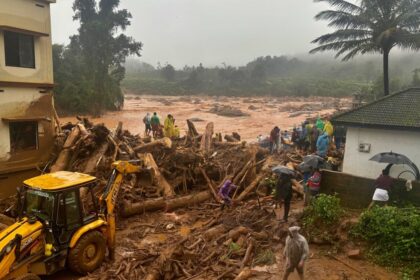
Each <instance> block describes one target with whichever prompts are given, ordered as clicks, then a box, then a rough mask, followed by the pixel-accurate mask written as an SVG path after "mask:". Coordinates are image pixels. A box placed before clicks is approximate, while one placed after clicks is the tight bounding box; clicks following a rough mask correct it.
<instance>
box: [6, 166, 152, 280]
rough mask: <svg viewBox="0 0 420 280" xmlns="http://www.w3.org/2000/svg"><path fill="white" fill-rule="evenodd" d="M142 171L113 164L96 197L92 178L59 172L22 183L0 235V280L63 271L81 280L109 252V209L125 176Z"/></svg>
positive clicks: (31, 278)
mask: <svg viewBox="0 0 420 280" xmlns="http://www.w3.org/2000/svg"><path fill="white" fill-rule="evenodd" d="M145 169H146V168H145V167H144V166H142V165H141V164H139V162H138V161H137V162H132V161H118V162H115V163H113V171H112V174H111V177H110V178H109V180H108V182H107V185H106V186H105V189H104V191H103V193H102V195H101V196H100V197H99V199H98V198H97V197H96V196H95V195H94V188H95V187H96V186H97V185H98V183H99V182H98V180H97V179H96V178H95V177H92V176H89V175H86V174H81V173H75V172H67V171H60V172H55V173H50V174H45V175H41V176H38V177H34V178H31V179H29V180H26V181H24V183H23V187H21V188H19V189H18V203H17V215H18V217H17V222H16V223H14V224H13V225H11V226H9V227H8V228H6V229H5V230H3V231H2V232H1V233H0V279H7V280H11V279H16V280H37V279H40V278H39V276H42V275H51V274H53V273H55V272H57V271H59V270H62V269H65V268H69V269H71V270H72V271H74V272H76V273H79V274H82V275H85V274H87V273H89V272H92V271H94V270H95V269H97V268H98V267H99V266H100V265H101V264H102V262H103V260H104V258H105V255H106V252H107V249H108V254H109V257H110V259H113V258H114V251H115V213H114V212H115V206H116V200H117V195H118V191H119V188H120V186H121V182H122V180H123V178H124V175H125V174H129V173H138V172H140V171H142V170H145Z"/></svg>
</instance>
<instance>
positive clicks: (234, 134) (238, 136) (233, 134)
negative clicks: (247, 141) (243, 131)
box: [232, 132, 241, 141]
mask: <svg viewBox="0 0 420 280" xmlns="http://www.w3.org/2000/svg"><path fill="white" fill-rule="evenodd" d="M232 137H233V138H235V139H236V140H238V141H241V135H239V133H237V132H232Z"/></svg>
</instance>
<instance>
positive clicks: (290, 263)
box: [283, 226, 309, 280]
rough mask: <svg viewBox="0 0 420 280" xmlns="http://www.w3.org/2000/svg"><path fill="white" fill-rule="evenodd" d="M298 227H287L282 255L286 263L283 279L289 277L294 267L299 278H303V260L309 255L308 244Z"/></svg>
mask: <svg viewBox="0 0 420 280" xmlns="http://www.w3.org/2000/svg"><path fill="white" fill-rule="evenodd" d="M299 230H300V227H297V226H294V227H290V228H289V235H288V236H287V238H286V245H285V247H284V252H283V255H284V257H285V259H286V265H285V269H284V274H283V280H287V279H288V278H289V275H290V273H292V272H293V271H294V270H295V269H296V270H297V272H298V274H299V278H300V279H301V280H303V279H305V277H304V269H305V261H306V259H307V258H308V256H309V245H308V241H306V238H305V237H304V236H302V235H300V234H299Z"/></svg>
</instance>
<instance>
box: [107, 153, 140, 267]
mask: <svg viewBox="0 0 420 280" xmlns="http://www.w3.org/2000/svg"><path fill="white" fill-rule="evenodd" d="M140 163H141V162H140V161H116V162H114V163H113V164H112V167H113V170H112V173H111V177H110V178H109V180H108V182H107V184H106V187H105V190H104V192H103V194H102V195H101V197H100V198H99V203H100V205H101V210H100V213H101V214H102V215H103V217H104V218H105V219H106V222H107V223H108V226H107V237H108V238H107V240H108V244H107V245H108V250H109V257H110V258H111V259H114V255H115V230H116V225H115V207H116V203H117V196H118V192H119V190H120V187H121V183H122V181H123V179H124V176H125V175H126V174H133V173H139V172H140V171H142V170H145V169H146V168H144V167H143V166H142V165H135V164H140Z"/></svg>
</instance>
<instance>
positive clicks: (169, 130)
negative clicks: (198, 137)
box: [163, 114, 179, 138]
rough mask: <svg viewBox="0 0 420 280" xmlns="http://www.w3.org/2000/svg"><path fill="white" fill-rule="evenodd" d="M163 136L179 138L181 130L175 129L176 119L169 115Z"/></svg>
mask: <svg viewBox="0 0 420 280" xmlns="http://www.w3.org/2000/svg"><path fill="white" fill-rule="evenodd" d="M163 134H164V135H165V137H169V138H172V137H179V129H178V128H177V127H175V119H174V117H173V116H172V115H171V114H169V115H168V116H167V117H166V119H165V122H164V126H163Z"/></svg>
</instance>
